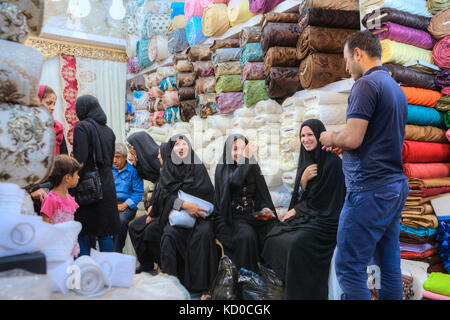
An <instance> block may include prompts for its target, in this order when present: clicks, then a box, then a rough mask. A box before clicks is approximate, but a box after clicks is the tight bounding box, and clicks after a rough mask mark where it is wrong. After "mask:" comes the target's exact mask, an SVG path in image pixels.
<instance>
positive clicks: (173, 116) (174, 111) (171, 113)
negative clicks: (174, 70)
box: [164, 107, 180, 124]
mask: <svg viewBox="0 0 450 320" xmlns="http://www.w3.org/2000/svg"><path fill="white" fill-rule="evenodd" d="M164 120H165V121H166V122H167V123H169V124H171V123H175V122H179V121H180V110H179V109H178V108H177V107H174V108H169V109H167V110H166V111H164Z"/></svg>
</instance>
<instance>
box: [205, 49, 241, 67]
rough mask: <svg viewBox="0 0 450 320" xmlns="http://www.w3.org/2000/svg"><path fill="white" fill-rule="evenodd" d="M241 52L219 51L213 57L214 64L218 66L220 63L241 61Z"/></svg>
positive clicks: (236, 50)
mask: <svg viewBox="0 0 450 320" xmlns="http://www.w3.org/2000/svg"><path fill="white" fill-rule="evenodd" d="M240 55H241V50H240V49H239V48H223V49H217V50H216V51H215V52H214V53H213V55H212V59H211V60H212V63H213V64H214V65H217V64H218V63H220V62H229V61H239V58H240Z"/></svg>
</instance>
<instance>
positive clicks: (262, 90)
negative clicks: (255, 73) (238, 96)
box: [244, 80, 269, 107]
mask: <svg viewBox="0 0 450 320" xmlns="http://www.w3.org/2000/svg"><path fill="white" fill-rule="evenodd" d="M262 100H269V96H268V95H267V92H266V80H246V81H244V103H245V105H246V106H247V107H250V106H252V105H254V104H255V103H257V102H259V101H262Z"/></svg>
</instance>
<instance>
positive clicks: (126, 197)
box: [112, 143, 144, 252]
mask: <svg viewBox="0 0 450 320" xmlns="http://www.w3.org/2000/svg"><path fill="white" fill-rule="evenodd" d="M127 156H128V150H127V146H126V145H125V144H124V143H116V151H115V153H114V161H113V165H114V166H113V170H112V171H113V177H114V183H115V185H116V193H117V209H118V210H119V216H120V226H121V232H120V233H118V234H117V235H115V236H114V251H116V252H122V250H123V247H124V245H125V239H126V237H127V232H128V223H129V222H130V221H131V220H133V219H134V217H135V216H136V211H137V209H138V208H137V205H138V204H139V202H140V201H141V200H142V196H143V195H144V183H143V182H142V179H141V178H140V177H139V175H138V172H137V170H136V168H134V167H133V165H132V164H130V163H128V162H127Z"/></svg>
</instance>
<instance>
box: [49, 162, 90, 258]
mask: <svg viewBox="0 0 450 320" xmlns="http://www.w3.org/2000/svg"><path fill="white" fill-rule="evenodd" d="M81 167H82V165H81V164H80V163H79V162H78V161H77V160H75V159H74V158H72V157H69V156H68V155H59V156H57V157H56V159H55V166H54V168H53V171H52V173H51V175H50V177H49V181H50V182H51V184H52V185H53V190H52V191H50V193H49V194H48V195H47V196H46V197H45V199H44V201H43V202H42V207H41V215H42V217H43V220H44V221H45V222H48V223H51V224H56V223H63V222H67V221H73V220H74V213H75V211H76V210H77V209H78V204H77V203H76V202H75V200H74V199H73V198H72V197H71V196H70V194H69V189H70V188H74V187H76V186H77V184H78V180H79V178H80V177H79V176H78V171H80V169H81ZM79 252H80V247H79V246H78V241H76V242H75V246H74V248H73V250H72V255H73V256H74V257H76V256H77V255H78V254H79Z"/></svg>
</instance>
